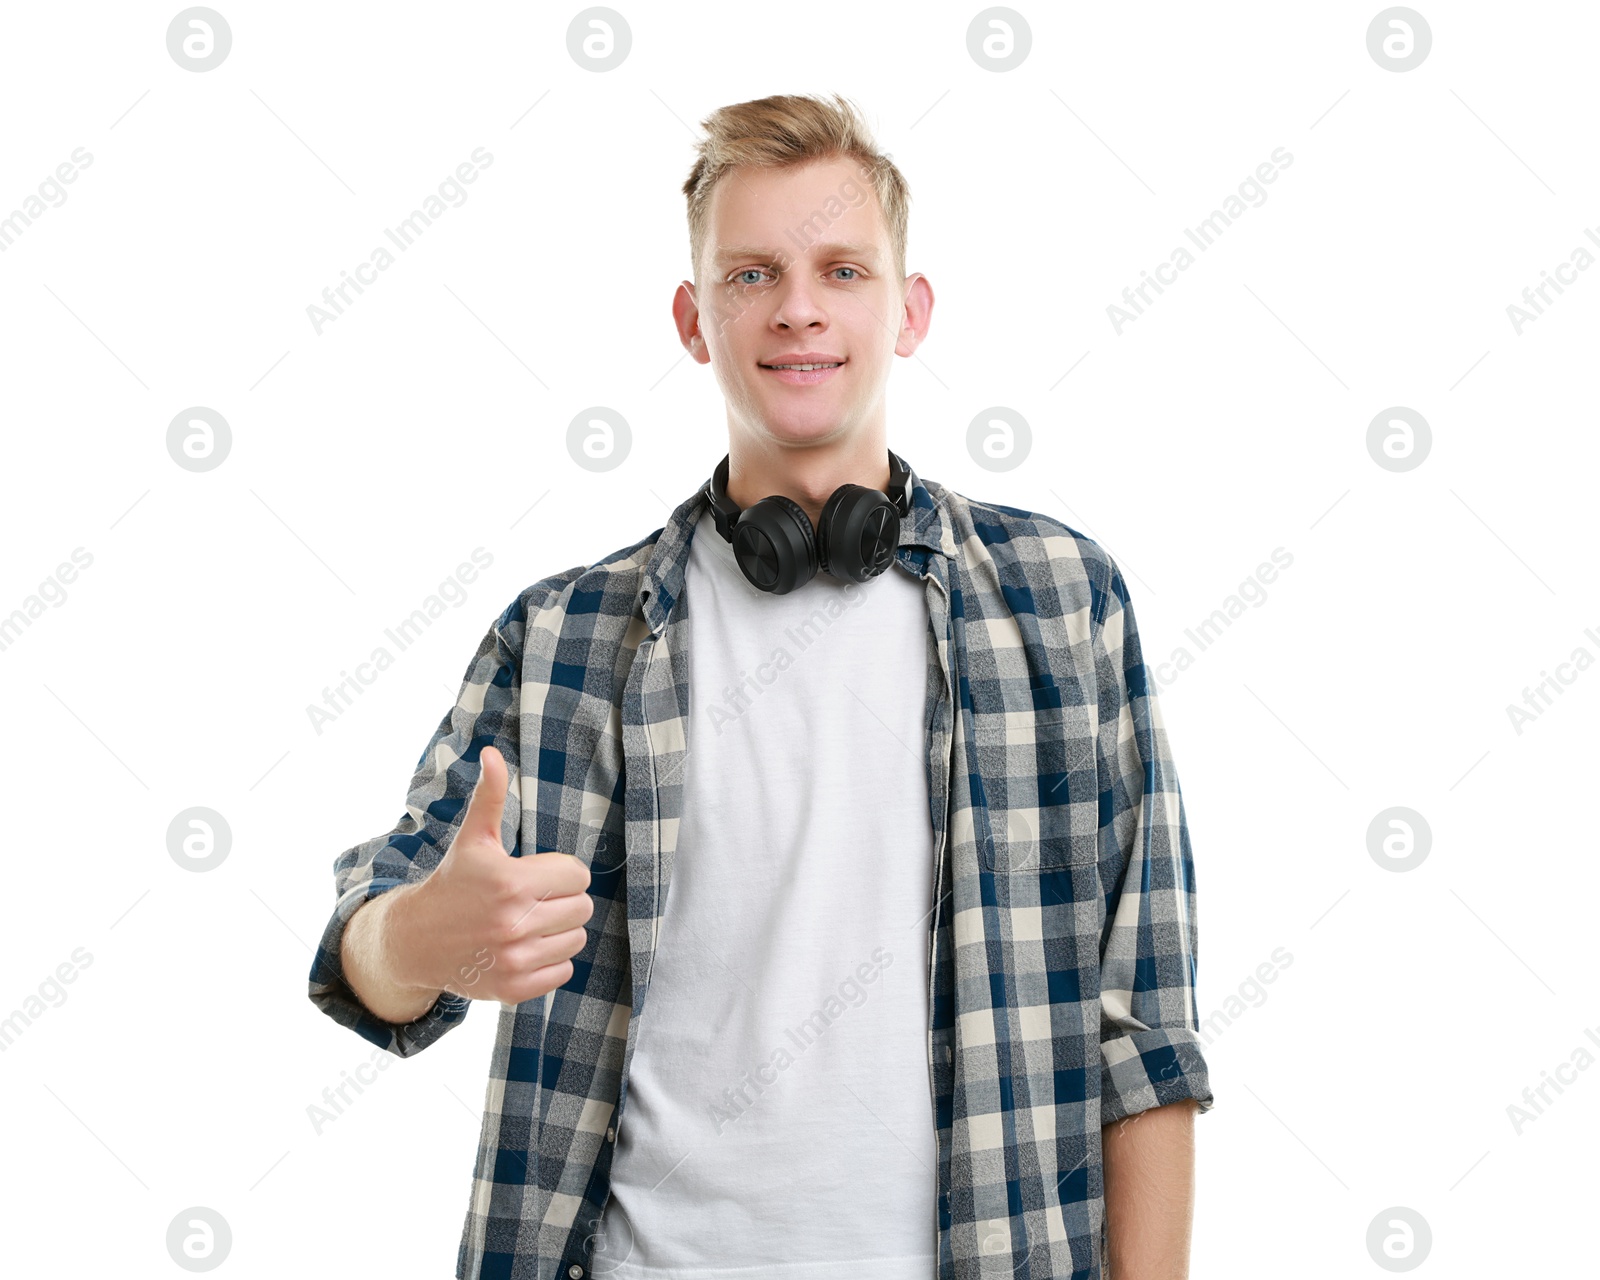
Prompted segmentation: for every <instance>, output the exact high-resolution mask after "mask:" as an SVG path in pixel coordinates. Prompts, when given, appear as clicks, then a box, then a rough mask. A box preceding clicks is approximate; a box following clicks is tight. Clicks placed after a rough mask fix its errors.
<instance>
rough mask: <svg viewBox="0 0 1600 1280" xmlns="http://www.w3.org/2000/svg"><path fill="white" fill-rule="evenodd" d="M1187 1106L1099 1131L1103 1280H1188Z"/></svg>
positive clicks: (1190, 1124) (1190, 1175)
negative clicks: (1102, 1175) (1104, 1258)
mask: <svg viewBox="0 0 1600 1280" xmlns="http://www.w3.org/2000/svg"><path fill="white" fill-rule="evenodd" d="M1194 1111H1195V1107H1194V1103H1193V1101H1192V1100H1190V1099H1184V1100H1183V1101H1181V1102H1174V1103H1171V1104H1169V1105H1167V1106H1164V1107H1152V1108H1151V1109H1149V1110H1148V1111H1140V1112H1138V1113H1136V1114H1134V1115H1132V1116H1129V1117H1127V1118H1126V1119H1123V1120H1118V1121H1116V1122H1114V1123H1112V1124H1109V1125H1107V1126H1105V1128H1103V1129H1102V1130H1101V1131H1100V1134H1101V1154H1102V1159H1103V1162H1104V1166H1105V1202H1106V1251H1107V1253H1108V1254H1109V1258H1108V1260H1107V1265H1106V1272H1107V1275H1108V1277H1109V1278H1110V1280H1188V1275H1189V1236H1190V1229H1191V1225H1192V1222H1193V1216H1194Z"/></svg>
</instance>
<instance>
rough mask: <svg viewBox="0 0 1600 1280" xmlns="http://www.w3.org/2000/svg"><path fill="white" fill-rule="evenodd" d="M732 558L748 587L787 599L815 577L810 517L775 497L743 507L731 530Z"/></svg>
mask: <svg viewBox="0 0 1600 1280" xmlns="http://www.w3.org/2000/svg"><path fill="white" fill-rule="evenodd" d="M733 555H734V559H736V560H737V561H738V562H739V568H740V570H741V571H742V572H743V573H744V576H745V578H746V580H747V581H749V582H750V584H751V585H752V586H754V587H756V588H758V589H759V590H761V591H769V592H771V593H772V594H773V595H775V596H782V595H788V594H789V592H791V591H793V590H794V589H795V588H796V587H803V586H804V585H805V584H806V583H808V582H810V581H811V579H812V578H814V577H816V574H817V569H818V553H817V537H816V532H815V531H814V530H813V529H812V527H811V517H810V516H808V515H806V511H805V508H804V507H802V506H801V505H800V504H799V503H798V502H795V501H794V500H793V499H792V498H786V497H784V496H783V495H782V494H778V493H775V494H773V495H772V496H771V497H767V498H763V499H761V501H760V502H757V503H756V504H755V505H754V506H750V507H746V508H745V510H744V512H743V513H742V514H741V515H740V516H739V522H738V524H736V525H735V526H734V530H733Z"/></svg>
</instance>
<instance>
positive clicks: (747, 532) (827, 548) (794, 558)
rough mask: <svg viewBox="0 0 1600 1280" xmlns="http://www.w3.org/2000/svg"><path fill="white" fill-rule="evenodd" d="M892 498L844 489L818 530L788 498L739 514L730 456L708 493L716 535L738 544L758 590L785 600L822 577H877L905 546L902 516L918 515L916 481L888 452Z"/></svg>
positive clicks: (831, 499) (737, 555)
mask: <svg viewBox="0 0 1600 1280" xmlns="http://www.w3.org/2000/svg"><path fill="white" fill-rule="evenodd" d="M888 452H889V494H893V495H894V497H893V498H891V497H890V496H889V494H886V493H884V492H883V491H882V490H881V489H870V488H868V487H867V486H866V485H861V484H842V485H840V486H839V487H838V488H837V489H835V490H834V491H833V492H832V493H831V494H830V495H829V496H828V501H827V502H826V503H825V504H824V505H823V508H822V514H821V516H819V517H818V520H817V527H816V528H815V529H812V527H811V519H810V517H809V516H807V515H806V512H805V508H804V507H802V506H801V505H800V504H799V503H798V502H795V501H794V500H793V499H792V498H786V497H784V496H783V495H782V494H781V493H775V494H772V495H771V496H770V497H766V498H762V499H761V501H760V502H757V503H755V504H754V505H753V506H750V507H747V508H745V509H744V510H743V511H741V510H740V509H739V507H738V506H736V505H735V504H734V503H733V502H732V501H730V500H729V498H728V489H727V485H728V455H727V454H724V455H723V458H722V461H721V462H719V463H718V464H717V469H716V470H715V471H714V472H713V473H712V475H711V479H710V480H708V481H707V482H706V487H705V494H706V497H707V498H708V499H710V502H711V516H712V519H713V520H715V521H716V525H717V532H718V533H720V534H721V535H722V536H723V537H724V538H726V539H727V540H728V541H729V542H730V543H732V544H733V556H734V559H735V560H737V561H738V563H739V568H740V569H741V570H742V571H743V573H744V576H745V578H746V579H748V580H749V582H750V583H751V585H752V586H755V587H758V588H759V589H760V590H762V591H770V592H771V593H772V594H773V595H777V596H781V595H786V594H788V593H789V592H790V591H793V590H794V589H795V588H796V587H802V586H804V585H805V584H806V583H808V582H810V581H811V579H812V578H814V577H815V576H816V573H817V570H818V569H821V570H822V571H823V572H824V573H828V574H831V575H832V576H833V577H835V578H840V579H844V580H847V581H850V582H865V581H867V580H868V579H869V578H876V577H877V576H878V575H879V574H880V573H882V572H883V571H884V570H885V569H887V568H888V567H889V563H890V561H892V560H893V559H894V552H895V548H896V547H898V546H899V545H900V520H901V517H903V516H906V515H909V514H910V512H911V491H912V489H913V488H914V487H915V486H916V482H917V474H916V472H914V471H913V470H912V469H911V467H910V466H909V465H908V464H907V463H906V462H904V461H903V460H902V459H901V458H900V457H899V456H898V455H897V454H896V453H895V451H894V450H893V449H890V450H889V451H888Z"/></svg>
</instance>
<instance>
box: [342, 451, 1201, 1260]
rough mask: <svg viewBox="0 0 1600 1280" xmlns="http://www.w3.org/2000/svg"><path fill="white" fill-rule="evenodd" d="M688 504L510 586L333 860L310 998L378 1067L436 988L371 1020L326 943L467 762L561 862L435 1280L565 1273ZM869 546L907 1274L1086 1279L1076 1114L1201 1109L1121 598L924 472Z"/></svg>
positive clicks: (1049, 523)
mask: <svg viewBox="0 0 1600 1280" xmlns="http://www.w3.org/2000/svg"><path fill="white" fill-rule="evenodd" d="M706 506H707V498H706V495H705V491H704V488H702V489H700V490H697V491H696V492H695V494H694V496H692V497H690V498H689V499H687V500H686V501H684V502H683V503H682V504H680V505H679V506H678V508H677V509H676V510H675V511H674V512H673V513H672V516H671V519H670V520H669V521H668V522H667V524H666V525H665V526H664V527H663V528H661V529H657V530H656V531H655V532H654V533H652V534H651V535H650V536H648V537H646V538H645V539H644V540H643V541H641V542H638V543H635V544H634V545H633V546H631V547H627V548H624V549H623V550H620V551H617V552H615V553H613V554H612V555H610V556H607V557H606V558H605V559H603V560H601V561H599V562H598V563H596V564H594V565H590V566H579V567H576V568H572V569H568V570H566V571H565V572H562V573H558V574H554V575H552V576H551V577H548V578H545V579H543V580H541V581H539V582H536V583H534V584H533V585H532V586H530V587H528V588H527V589H526V590H525V591H523V592H522V594H521V595H520V596H518V597H517V599H516V600H514V601H513V602H512V603H511V605H510V606H509V607H508V608H507V609H506V610H505V612H504V613H502V614H501V615H500V617H499V618H497V619H496V620H495V622H494V624H493V625H492V626H491V627H490V628H489V630H488V633H487V634H486V635H485V636H484V638H483V641H482V643H481V644H480V645H479V647H478V651H477V653H476V655H474V657H473V660H472V663H471V665H470V666H469V668H468V669H467V673H466V678H465V680H464V682H463V684H462V686H461V693H460V696H459V698H458V699H457V701H456V705H455V706H454V707H453V708H452V709H451V710H450V712H449V713H448V714H447V715H446V716H445V718H444V719H443V720H442V721H441V722H440V723H439V726H438V728H437V729H436V730H435V731H434V733H433V736H432V737H431V738H430V739H429V741H428V744H427V747H426V748H425V749H424V750H423V753H422V756H421V758H420V759H419V760H418V762H417V769H416V773H415V776H414V777H413V778H412V780H411V785H410V790H409V792H408V793H407V796H406V811H405V814H404V815H403V816H402V817H401V819H400V820H399V822H398V823H397V824H396V825H395V827H394V828H393V829H392V830H391V831H389V832H387V833H386V834H384V835H380V836H375V837H374V838H372V839H370V840H367V841H365V842H364V843H362V844H358V845H356V846H354V847H353V848H350V849H347V850H346V851H345V852H343V853H342V854H340V855H339V856H338V857H337V858H336V859H335V861H334V888H335V892H336V896H337V903H336V906H335V909H334V912H333V915H332V918H331V919H330V920H329V921H328V924H327V928H326V930H325V932H324V933H323V936H322V939H321V943H320V945H319V947H318V949H317V954H316V960H315V962H314V964H313V966H312V969H311V975H310V996H311V1000H312V1002H313V1003H314V1004H316V1005H317V1006H318V1007H319V1008H320V1009H322V1011H323V1012H324V1013H326V1014H328V1016H329V1017H331V1018H333V1019H334V1020H335V1021H336V1022H339V1023H340V1024H342V1025H344V1026H346V1027H350V1028H352V1029H353V1030H354V1031H356V1032H357V1033H359V1034H360V1035H361V1036H363V1037H365V1038H366V1039H367V1040H370V1041H371V1042H372V1043H373V1044H375V1045H379V1046H381V1047H383V1048H385V1049H387V1050H388V1051H389V1052H391V1053H394V1054H397V1055H399V1056H400V1057H409V1056H411V1055H412V1054H414V1053H417V1052H419V1051H421V1050H422V1049H424V1048H426V1047H427V1046H428V1045H430V1044H432V1043H433V1042H434V1041H435V1040H437V1039H438V1038H439V1037H440V1036H442V1035H443V1034H444V1033H445V1032H447V1031H449V1030H450V1029H451V1028H452V1027H454V1026H456V1025H457V1024H458V1023H459V1022H460V1021H461V1019H462V1018H463V1017H465V1015H466V1011H467V1008H468V1006H469V1004H470V1001H469V1000H468V999H467V998H466V997H464V996H460V995H452V994H450V993H448V992H447V993H445V994H443V995H441V996H440V997H439V1000H438V1002H437V1003H436V1004H435V1005H434V1007H433V1008H432V1009H430V1010H429V1011H428V1012H427V1013H425V1014H423V1015H422V1016H421V1017H419V1018H418V1019H416V1020H415V1021H414V1022H410V1023H407V1024H405V1025H397V1024H393V1023H388V1022H384V1021H382V1020H381V1019H379V1018H376V1017H374V1016H373V1015H372V1014H371V1013H369V1012H368V1011H367V1010H366V1009H365V1008H364V1007H363V1006H362V1005H361V1004H360V1002H359V1001H358V1000H357V999H356V998H355V997H354V995H353V993H352V992H351V990H350V988H349V987H348V986H347V985H346V983H345V982H344V980H343V975H342V973H341V970H340V965H339V945H340V939H341V937H342V935H343V930H344V926H345V923H346V922H347V921H348V920H349V918H350V916H351V915H352V914H353V913H354V912H355V910H356V909H357V908H358V907H359V906H360V905H361V904H362V903H363V902H365V901H366V900H367V899H369V898H372V897H375V896H376V895H377V894H380V893H383V892H385V891H386V890H388V889H392V888H394V887H395V886H397V885H400V884H404V883H408V882H412V881H417V880H421V879H424V878H425V877H426V876H427V875H428V873H429V872H430V871H432V870H433V868H434V867H436V866H437V865H438V863H439V861H440V859H441V858H442V857H443V856H444V853H445V851H446V849H447V848H448V847H449V845H450V842H451V840H452V838H453V837H454V835H455V833H456V829H457V827H458V826H459V824H460V820H461V816H462V813H463V812H464V810H465V808H466V804H467V799H468V797H469V796H470V794H471V792H472V789H473V786H474V784H475V783H476V781H477V778H478V772H479V769H478V756H479V752H480V751H481V750H482V748H483V747H484V746H485V745H489V744H493V745H494V746H495V747H497V748H498V749H499V750H500V751H501V752H502V753H503V754H504V756H505V758H506V761H507V764H508V766H509V768H510V770H511V774H512V777H513V779H515V784H514V785H513V786H512V787H511V788H510V793H509V795H508V796H507V798H506V805H505V819H504V828H503V831H502V839H503V841H504V843H505V845H506V847H507V848H508V849H509V850H510V851H511V853H512V854H513V856H515V855H518V854H520V853H521V852H522V851H523V850H525V849H531V850H532V851H534V852H545V851H549V850H562V851H564V852H568V853H572V854H575V855H576V856H578V857H579V858H581V859H583V860H584V861H585V862H586V863H588V864H589V867H590V875H591V880H590V885H589V893H590V894H591V895H592V896H593V898H594V914H593V916H592V917H591V919H590V921H589V923H588V930H589V939H588V942H587V944H586V945H585V946H584V949H583V951H582V952H580V953H579V954H578V955H577V956H575V957H574V959H573V975H572V978H571V979H570V980H569V981H568V982H567V983H566V985H565V986H563V987H560V988H559V989H557V990H556V991H554V992H551V993H549V994H548V995H546V996H544V997H542V998H540V999H538V1000H530V1001H527V1002H525V1003H523V1004H520V1005H501V1006H500V1010H499V1028H498V1034H497V1036H496V1040H495V1048H494V1055H493V1058H492V1060H491V1062H490V1071H489V1075H490V1080H489V1084H490V1087H489V1091H488V1103H487V1108H486V1110H485V1113H484V1116H483V1125H482V1131H481V1136H480V1139H479V1145H478V1154H477V1161H476V1168H475V1170H474V1176H473V1183H472V1198H471V1203H470V1205H469V1206H468V1209H467V1214H466V1221H465V1223H464V1228H463V1234H462V1240H461V1248H460V1252H459V1255H458V1259H457V1264H456V1276H457V1277H458V1280H469V1278H473V1280H561V1278H565V1280H588V1277H589V1276H590V1270H591V1265H592V1263H593V1262H594V1257H595V1254H594V1240H595V1238H596V1236H597V1235H598V1230H599V1220H600V1214H601V1212H602V1210H603V1209H604V1208H605V1206H606V1202H607V1199H608V1195H609V1174H610V1169H611V1160H612V1153H613V1151H614V1150H615V1139H616V1132H617V1125H618V1124H619V1123H620V1122H621V1120H622V1118H623V1116H624V1112H625V1106H626V1100H627V1081H628V1067H629V1063H630V1062H631V1060H632V1056H633V1051H634V1048H635V1046H636V1045H637V1043H638V1035H637V1031H638V1020H639V1018H640V1017H641V1016H642V1015H643V1013H644V1009H645V996H646V993H647V992H648V991H649V989H650V974H651V969H652V966H653V964H654V962H655V954H656V941H657V937H658V933H659V930H660V927H661V920H662V908H663V906H664V904H665V900H666V895H667V886H668V883H669V882H670V880H671V877H672V865H673V854H674V851H675V849H676V847H677V843H678V829H679V822H680V819H681V818H682V816H683V777H682V770H683V765H684V763H685V760H686V758H687V751H688V749H689V737H690V733H689V725H690V719H689V713H690V701H689V693H690V691H689V652H688V638H689V631H688V623H689V617H690V612H691V601H690V598H689V596H687V595H685V593H684V589H683V588H684V568H685V564H686V562H687V560H688V552H689V541H690V538H691V536H692V532H693V529H694V525H695V521H696V520H697V519H698V518H699V516H700V514H701V512H702V511H704V510H705V508H706ZM895 558H896V562H897V563H898V565H899V570H892V571H904V572H908V573H911V574H914V575H915V576H916V577H917V578H918V579H920V580H921V581H922V582H923V584H924V587H925V595H926V599H927V604H928V615H929V621H930V625H929V632H928V644H929V649H928V655H929V659H930V661H929V681H928V693H927V710H926V716H925V723H926V726H927V730H926V749H927V767H928V779H929V793H930V801H929V812H928V818H929V821H930V822H931V823H932V828H933V832H934V849H935V860H934V877H933V882H934V885H935V890H934V893H935V900H934V902H932V903H930V904H929V915H928V935H927V936H928V947H929V950H928V957H927V959H928V973H929V979H928V981H929V998H930V1007H931V1025H930V1026H929V1027H928V1037H927V1048H928V1072H929V1081H930V1084H931V1091H932V1094H933V1099H934V1107H933V1114H932V1116H931V1117H930V1120H931V1122H932V1123H933V1125H934V1126H935V1132H936V1138H937V1151H938V1157H939V1169H938V1179H939V1188H940V1190H939V1197H938V1203H937V1205H930V1206H929V1210H930V1212H929V1215H928V1226H929V1230H930V1232H931V1233H932V1236H931V1239H930V1246H931V1247H932V1249H933V1251H934V1252H935V1254H936V1256H937V1258H938V1271H937V1277H936V1280H969V1278H971V1277H1002V1278H1005V1280H1010V1278H1011V1277H1021V1278H1025V1280H1045V1278H1046V1277H1067V1276H1071V1277H1073V1278H1074V1280H1100V1278H1101V1267H1102V1253H1103V1245H1104V1234H1103V1232H1104V1217H1105V1201H1104V1188H1103V1181H1102V1163H1101V1135H1100V1128H1101V1126H1102V1125H1106V1124H1109V1123H1111V1122H1112V1121H1114V1120H1117V1119H1119V1118H1121V1117H1123V1116H1128V1115H1131V1114H1133V1113H1135V1112H1139V1111H1143V1110H1146V1109H1147V1108H1150V1107H1156V1106H1161V1105H1163V1104H1166V1103H1170V1102H1175V1101H1178V1100H1179V1099H1183V1098H1194V1099H1196V1100H1197V1102H1198V1103H1199V1109H1200V1110H1201V1111H1207V1110H1210V1108H1211V1105H1212V1097H1211V1087H1210V1083H1209V1081H1208V1078H1207V1069H1206V1063H1205V1059H1204V1057H1203V1056H1202V1052H1201V1043H1200V1040H1199V1035H1198V1022H1197V1017H1196V1007H1195V992H1194V985H1195V961H1196V941H1197V936H1196V916H1195V879H1194V866H1193V863H1192V859H1191V854H1190V847H1189V835H1188V828H1187V825H1186V820H1185V815H1184V808H1183V800H1182V797H1181V796H1180V794H1179V790H1178V780H1177V775H1176V773H1175V772H1174V770H1173V765H1172V761H1171V759H1170V756H1169V753H1168V748H1167V740H1166V734H1165V732H1164V730H1163V728H1162V722H1161V717H1160V714H1159V712H1158V708H1157V703H1156V695H1155V690H1154V689H1153V688H1152V687H1151V685H1150V683H1149V681H1148V678H1147V675H1146V670H1145V666H1144V662H1143V659H1142V657H1141V655H1140V649H1139V639H1138V633H1137V631H1136V630H1135V627H1134V619H1133V612H1132V609H1131V607H1130V605H1129V601H1128V592H1127V588H1126V585H1125V584H1124V582H1123V579H1122V575H1121V573H1120V572H1119V571H1118V569H1117V567H1116V565H1115V564H1114V563H1113V561H1112V560H1111V558H1110V556H1108V555H1107V553H1106V552H1105V551H1104V550H1103V549H1102V548H1101V547H1100V546H1099V545H1098V544H1097V543H1095V542H1094V541H1092V540H1091V539H1089V538H1086V537H1084V536H1083V535H1082V534H1079V533H1078V532H1076V531H1075V530H1073V529H1070V528H1068V527H1067V526H1066V525H1064V524H1062V523H1061V522H1059V521H1057V520H1054V519H1051V518H1050V517H1048V516H1044V515H1039V514H1035V513H1033V512H1028V511H1022V510H1018V509H1016V508H1014V507H1004V506H998V505H996V504H993V503H980V502H976V501H973V500H971V499H968V498H965V497H963V496H962V495H960V494H958V493H955V492H953V491H951V490H949V489H947V488H945V487H944V486H943V485H941V484H939V483H938V482H937V481H923V480H920V479H918V480H916V481H915V486H914V500H913V506H912V509H911V511H910V513H909V514H908V515H907V516H906V517H904V518H903V519H902V520H901V524H900V543H899V548H898V550H897V552H896V556H895ZM934 657H936V658H937V662H934V661H933V660H932V659H933V658H934ZM535 1117H537V1120H536V1119H535ZM598 1274H600V1275H603V1274H604V1262H603V1260H602V1263H601V1270H600V1272H599V1273H598Z"/></svg>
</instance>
